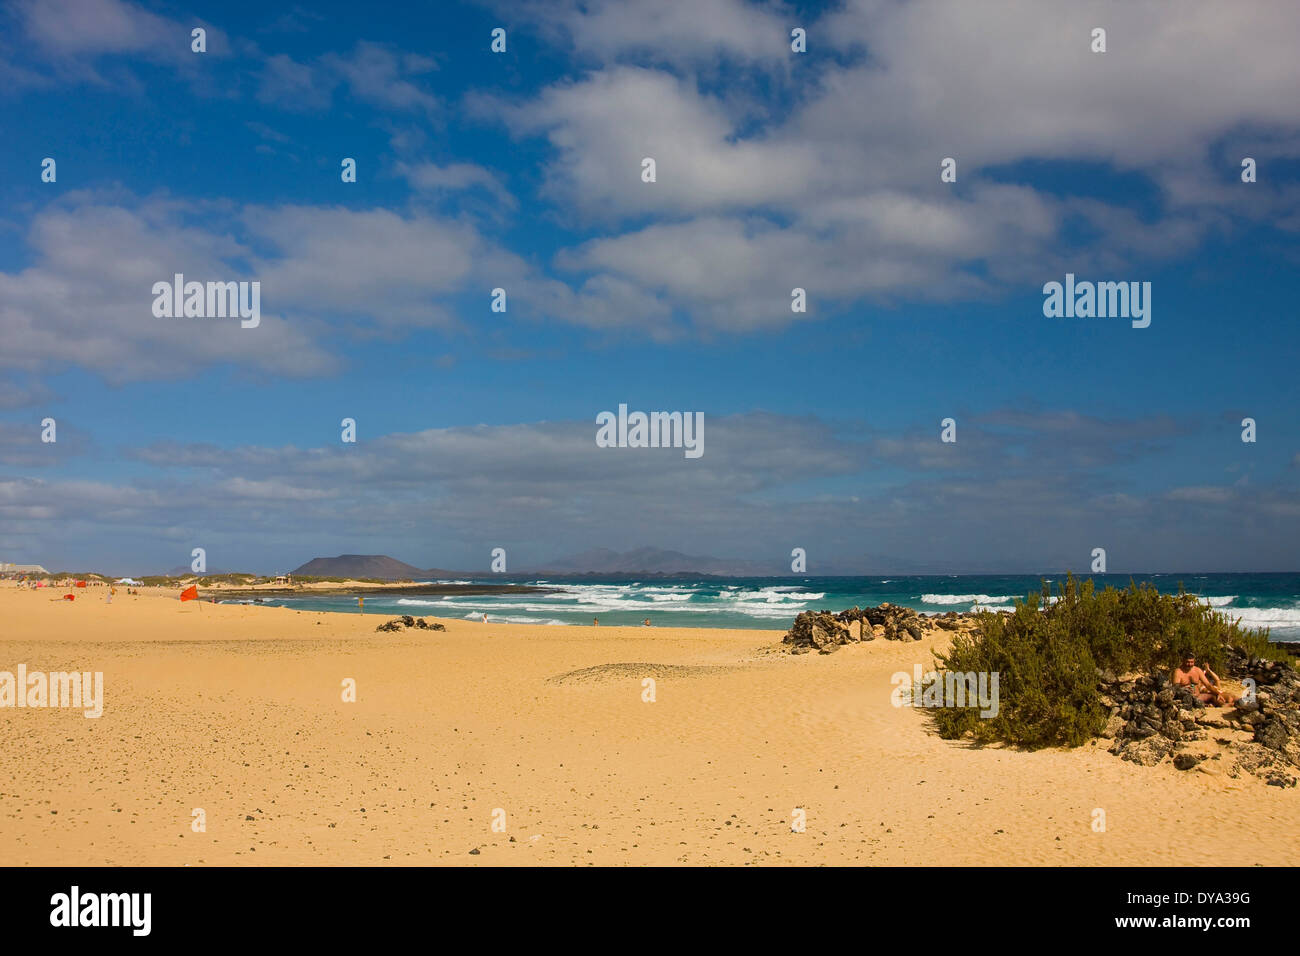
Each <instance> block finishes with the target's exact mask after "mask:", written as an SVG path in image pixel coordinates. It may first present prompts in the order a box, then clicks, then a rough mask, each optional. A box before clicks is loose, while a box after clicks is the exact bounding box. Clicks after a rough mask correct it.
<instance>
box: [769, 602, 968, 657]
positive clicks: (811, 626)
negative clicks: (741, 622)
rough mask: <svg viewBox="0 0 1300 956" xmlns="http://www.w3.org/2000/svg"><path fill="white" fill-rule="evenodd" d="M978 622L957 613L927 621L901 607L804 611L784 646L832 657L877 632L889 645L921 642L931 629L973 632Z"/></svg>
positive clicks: (873, 635) (873, 638)
mask: <svg viewBox="0 0 1300 956" xmlns="http://www.w3.org/2000/svg"><path fill="white" fill-rule="evenodd" d="M975 621H976V618H975V616H974V615H971V614H957V613H956V612H953V611H949V612H948V613H947V614H944V615H942V616H941V617H936V618H923V617H922V616H921V615H920V614H918V613H917V612H916V611H914V610H912V609H911V608H910V607H901V606H899V605H897V604H881V605H879V606H878V607H865V608H863V607H853V608H849V609H848V610H847V611H840V612H839V613H838V614H833V613H831V612H830V611H804V612H803V613H802V614H800V615H799V616H798V617H796V618H795V619H794V624H792V625H791V627H790V630H789V632H788V633H787V634H786V635H785V638H784V643H786V644H790V645H792V652H793V653H802V650H801V649H803V650H818V651H822V652H823V653H829V651H827V650H826V648H833V647H838V646H839V645H841V644H856V643H857V642H859V641H873V640H875V639H876V636H877V631H876V628H879V629H880V630H879V633H880V635H881V636H883V637H884V638H885V639H886V640H889V641H919V640H920V639H921V638H922V636H924V634H925V630H926V628H927V627H937V628H942V629H943V630H947V631H962V630H968V629H971V628H973V627H974V626H975Z"/></svg>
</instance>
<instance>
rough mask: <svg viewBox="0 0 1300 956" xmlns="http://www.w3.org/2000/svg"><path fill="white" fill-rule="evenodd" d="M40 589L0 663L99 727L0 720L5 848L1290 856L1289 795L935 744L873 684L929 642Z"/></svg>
mask: <svg viewBox="0 0 1300 956" xmlns="http://www.w3.org/2000/svg"><path fill="white" fill-rule="evenodd" d="M52 597H55V595H52V594H49V593H48V592H44V593H43V592H30V591H25V590H19V589H16V588H10V587H0V622H3V623H0V670H8V671H14V670H15V669H16V667H17V665H18V664H20V663H22V664H26V665H27V667H28V668H29V669H31V670H47V671H52V670H61V669H69V670H70V669H76V670H79V671H87V670H89V671H102V672H103V673H104V684H105V693H104V698H105V699H104V714H103V716H102V717H100V718H98V719H88V718H86V717H83V716H82V713H81V711H80V710H73V709H54V708H45V709H30V708H24V709H14V708H3V709H0V752H2V753H3V754H4V755H5V770H6V773H5V775H4V779H3V781H0V832H2V833H3V835H4V847H5V858H6V862H7V863H10V864H19V865H22V864H37V865H72V864H89V865H110V864H111V865H120V864H125V865H132V864H162V865H183V864H191V865H196V866H198V865H218V864H240V865H244V864H247V865H259V864H344V865H348V864H389V863H391V864H447V863H450V864H458V865H463V864H497V865H517V864H522V865H530V864H579V865H581V864H676V863H689V864H701V863H704V864H863V863H868V864H869V863H877V864H968V863H970V864H974V863H981V864H1007V865H1017V864H1054V863H1059V864H1105V865H1117V864H1137V865H1144V864H1151V865H1155V864H1160V865H1168V864H1210V863H1228V864H1232V865H1252V864H1271V865H1283V864H1287V865H1289V864H1290V863H1292V862H1293V861H1294V857H1295V851H1296V845H1297V841H1296V839H1295V837H1294V827H1295V824H1294V821H1295V820H1296V819H1297V813H1298V811H1300V790H1296V789H1288V790H1283V789H1279V788H1275V787H1267V786H1265V785H1263V784H1262V783H1261V782H1260V781H1258V780H1257V779H1255V778H1253V777H1249V776H1243V777H1241V778H1239V779H1230V778H1228V777H1226V776H1222V775H1220V776H1214V775H1210V774H1206V773H1199V772H1190V773H1182V772H1179V771H1176V770H1174V769H1172V768H1171V767H1169V766H1167V765H1166V766H1159V767H1155V768H1144V767H1139V766H1135V765H1133V764H1129V763H1125V762H1123V761H1120V760H1117V759H1116V758H1114V757H1112V756H1110V755H1109V754H1107V753H1105V752H1104V751H1103V750H1102V749H1101V748H1093V747H1088V748H1082V749H1080V750H1076V751H1056V750H1052V751H1040V752H1037V753H1020V752H1015V751H1011V750H1007V749H998V748H989V749H978V748H973V747H970V746H968V745H965V744H961V743H953V742H949V741H944V740H941V739H939V738H938V737H937V736H935V735H934V734H933V733H932V732H931V731H930V730H929V728H928V723H927V720H926V718H925V715H924V713H923V712H922V711H917V710H911V709H900V708H895V707H893V706H892V705H891V703H890V692H891V690H892V685H891V684H890V675H891V674H893V673H894V672H896V671H899V670H911V667H912V665H913V664H914V663H918V662H919V663H922V664H927V665H928V663H929V661H930V654H929V649H930V647H931V646H936V645H937V643H938V642H942V641H943V640H944V639H945V638H944V636H943V635H942V633H936V634H935V635H934V637H933V640H930V639H927V640H925V641H922V642H919V643H894V642H885V641H875V642H872V643H868V644H862V645H851V646H847V647H845V648H844V649H843V650H841V651H840V652H839V653H837V654H834V655H832V656H829V657H823V656H819V655H815V654H810V655H805V656H800V657H794V656H790V655H786V654H783V653H781V652H780V651H779V647H778V642H779V640H780V632H777V631H765V632H760V631H725V630H686V629H666V628H641V627H629V628H617V627H600V628H591V627H544V626H526V625H509V624H492V623H489V624H486V625H485V624H482V623H477V622H471V621H464V620H446V621H444V622H443V623H445V625H446V628H447V629H446V631H443V632H431V631H407V632H402V633H397V634H377V633H375V631H374V628H375V625H376V624H378V623H380V622H381V621H382V620H384V619H385V618H384V617H383V616H381V615H366V616H364V617H362V616H357V615H348V614H321V613H316V612H298V611H293V610H289V609H283V608H270V607H248V606H236V605H210V604H203V605H200V604H197V603H193V602H191V603H187V604H184V605H182V604H180V603H179V602H177V600H176V598H175V595H174V594H167V595H163V594H156V593H146V594H144V595H142V596H140V597H136V598H130V597H125V596H124V595H123V594H122V592H121V590H119V594H118V597H117V598H116V599H115V601H114V603H113V604H111V605H108V604H105V603H103V599H104V594H103V593H94V592H87V593H86V594H84V596H82V597H81V598H79V599H78V600H77V601H75V602H66V601H57V600H51V598H52ZM647 677H648V678H652V679H653V680H654V682H655V687H654V689H655V700H654V702H653V703H647V702H645V701H644V700H643V693H644V688H643V684H642V681H643V679H644V678H647ZM349 678H350V679H352V680H355V682H356V689H357V699H356V702H355V703H349V702H345V701H343V700H342V696H341V691H342V684H343V682H344V680H345V679H349ZM196 808H201V809H202V810H203V811H204V815H205V821H206V831H205V832H195V831H194V830H193V829H192V828H191V820H192V819H193V816H192V814H193V811H194V810H195V809H196ZM796 808H798V809H802V810H803V811H804V812H805V813H806V819H807V827H806V832H802V833H796V832H792V829H791V821H792V812H793V811H794V810H795V809H796ZM497 809H500V810H502V811H504V819H505V827H506V829H505V832H493V830H492V822H493V812H494V810H497ZM1096 809H1101V810H1104V811H1105V817H1106V830H1105V832H1095V831H1094V829H1093V820H1094V810H1096ZM1193 834H1194V835H1195V839H1191V838H1190V837H1191V835H1193ZM474 850H477V851H479V852H478V853H477V854H474V853H471V851H474ZM1216 853H1217V855H1215V854H1216Z"/></svg>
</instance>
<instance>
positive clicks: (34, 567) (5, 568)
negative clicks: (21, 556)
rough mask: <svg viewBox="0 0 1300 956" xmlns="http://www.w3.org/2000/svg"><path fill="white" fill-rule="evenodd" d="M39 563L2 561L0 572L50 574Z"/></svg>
mask: <svg viewBox="0 0 1300 956" xmlns="http://www.w3.org/2000/svg"><path fill="white" fill-rule="evenodd" d="M49 573H50V572H49V571H46V570H45V569H44V568H43V567H41V566H40V565H39V564H6V563H5V562H3V561H0V574H49Z"/></svg>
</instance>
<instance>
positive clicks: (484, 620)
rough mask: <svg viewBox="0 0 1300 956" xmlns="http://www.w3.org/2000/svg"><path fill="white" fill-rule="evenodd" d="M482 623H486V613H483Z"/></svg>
mask: <svg viewBox="0 0 1300 956" xmlns="http://www.w3.org/2000/svg"><path fill="white" fill-rule="evenodd" d="M483 623H484V624H486V623H487V612H486V611H484V612H483Z"/></svg>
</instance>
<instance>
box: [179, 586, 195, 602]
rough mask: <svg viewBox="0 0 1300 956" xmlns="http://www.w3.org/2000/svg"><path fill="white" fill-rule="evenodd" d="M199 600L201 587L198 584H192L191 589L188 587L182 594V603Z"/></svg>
mask: <svg viewBox="0 0 1300 956" xmlns="http://www.w3.org/2000/svg"><path fill="white" fill-rule="evenodd" d="M198 599H199V586H198V585H197V584H191V585H190V586H189V587H187V588H186V589H185V590H184V591H182V592H181V600H182V601H197V600H198Z"/></svg>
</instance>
